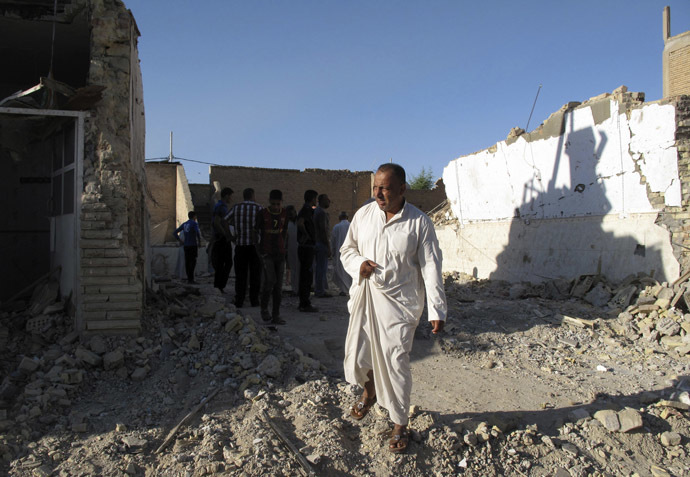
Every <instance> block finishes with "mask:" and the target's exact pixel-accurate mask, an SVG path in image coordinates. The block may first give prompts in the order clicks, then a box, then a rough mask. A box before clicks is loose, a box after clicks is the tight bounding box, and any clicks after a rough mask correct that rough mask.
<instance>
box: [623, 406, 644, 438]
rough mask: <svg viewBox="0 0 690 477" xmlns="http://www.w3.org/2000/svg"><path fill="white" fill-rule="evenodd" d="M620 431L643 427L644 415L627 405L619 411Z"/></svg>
mask: <svg viewBox="0 0 690 477" xmlns="http://www.w3.org/2000/svg"><path fill="white" fill-rule="evenodd" d="M618 422H619V423H620V432H628V431H632V430H634V429H639V428H640V427H642V415H641V414H640V413H639V412H637V411H636V410H635V409H633V408H631V407H626V408H625V409H623V410H622V411H620V412H619V413H618Z"/></svg>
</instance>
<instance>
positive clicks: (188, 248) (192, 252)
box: [175, 210, 201, 283]
mask: <svg viewBox="0 0 690 477" xmlns="http://www.w3.org/2000/svg"><path fill="white" fill-rule="evenodd" d="M187 217H189V220H188V221H187V222H185V223H183V224H182V225H180V226H179V227H177V229H175V238H176V239H177V240H179V242H180V243H181V244H182V246H183V247H184V267H185V270H186V271H187V282H188V283H196V282H195V281H194V269H195V268H196V257H197V255H198V254H199V246H200V245H201V232H200V231H199V224H197V222H196V212H194V211H193V210H192V211H191V212H189V214H187ZM180 232H183V233H184V241H183V240H182V239H180Z"/></svg>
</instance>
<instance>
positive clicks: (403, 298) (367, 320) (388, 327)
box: [340, 202, 447, 425]
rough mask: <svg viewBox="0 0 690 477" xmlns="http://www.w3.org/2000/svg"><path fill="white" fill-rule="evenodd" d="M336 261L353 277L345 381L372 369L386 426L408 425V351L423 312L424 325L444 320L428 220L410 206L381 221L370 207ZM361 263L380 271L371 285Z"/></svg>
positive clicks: (358, 380) (437, 255)
mask: <svg viewBox="0 0 690 477" xmlns="http://www.w3.org/2000/svg"><path fill="white" fill-rule="evenodd" d="M340 254H341V261H342V263H343V265H344V267H345V270H346V271H347V272H348V273H349V274H350V276H352V277H353V283H352V287H351V288H350V300H349V301H348V304H347V306H348V310H349V312H350V323H349V326H348V330H347V338H346V340H345V361H344V368H345V379H347V381H348V382H350V383H352V384H359V385H360V386H363V385H364V383H366V381H367V372H368V371H369V370H370V369H371V370H373V375H374V384H375V385H376V396H377V401H378V403H379V404H380V405H382V406H383V407H384V408H386V409H388V411H389V413H390V417H391V420H392V421H393V422H394V423H396V424H400V425H405V424H407V421H408V412H409V406H410V393H411V392H412V371H411V368H410V358H409V353H410V351H411V350H412V340H413V337H414V331H415V329H416V328H417V325H418V324H419V318H420V317H421V315H422V312H423V310H424V298H425V290H426V296H427V304H428V314H429V320H430V321H431V320H443V321H445V319H446V311H447V307H446V296H445V292H444V290H443V278H442V276H441V260H442V256H441V249H440V248H439V245H438V240H437V239H436V233H435V231H434V226H433V224H432V222H431V220H430V219H429V217H427V215H426V214H424V213H423V212H421V211H420V210H419V209H417V208H416V207H414V206H413V205H411V204H409V203H405V204H404V206H403V208H402V209H401V210H400V211H399V212H398V213H397V214H396V215H395V216H394V217H393V218H391V219H390V220H389V221H388V223H386V214H385V212H383V211H382V210H381V209H379V206H378V205H377V204H376V203H375V202H372V203H370V204H367V205H365V206H363V207H361V208H360V209H359V210H358V211H357V213H356V214H355V216H354V217H353V219H352V223H351V224H350V229H349V230H348V233H347V237H346V239H345V242H344V243H343V246H342V247H341V248H340ZM365 260H372V261H373V262H375V263H377V264H378V265H379V267H377V269H376V270H375V272H374V273H373V274H372V275H371V277H370V278H369V279H364V278H362V277H361V276H360V275H359V269H360V266H361V264H362V262H364V261H365Z"/></svg>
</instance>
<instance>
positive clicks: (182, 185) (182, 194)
mask: <svg viewBox="0 0 690 477" xmlns="http://www.w3.org/2000/svg"><path fill="white" fill-rule="evenodd" d="M192 210H194V202H193V201H192V192H191V191H190V190H189V182H188V181H187V174H185V172H184V166H182V165H181V164H180V165H178V166H177V182H176V187H175V215H176V218H175V219H176V221H177V225H175V228H177V227H179V226H180V225H182V224H183V223H185V222H187V221H188V220H189V216H188V214H189V212H190V211H192Z"/></svg>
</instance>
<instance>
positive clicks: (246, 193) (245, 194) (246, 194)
mask: <svg viewBox="0 0 690 477" xmlns="http://www.w3.org/2000/svg"><path fill="white" fill-rule="evenodd" d="M242 198H243V199H244V200H252V199H253V198H254V189H252V188H251V187H247V188H246V189H244V190H243V191H242Z"/></svg>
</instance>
